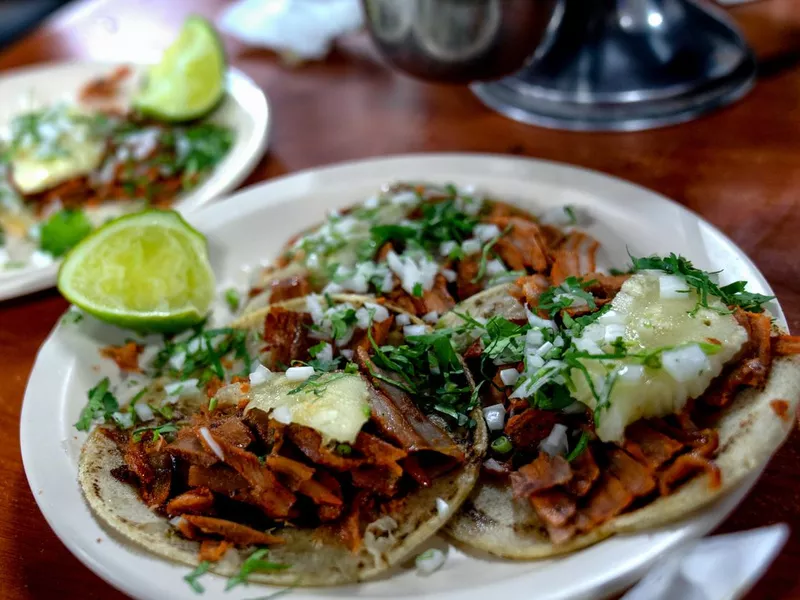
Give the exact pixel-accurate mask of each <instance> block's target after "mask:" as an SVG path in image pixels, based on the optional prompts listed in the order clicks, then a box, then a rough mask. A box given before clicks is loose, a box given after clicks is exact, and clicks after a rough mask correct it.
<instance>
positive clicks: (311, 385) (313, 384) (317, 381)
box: [287, 373, 347, 396]
mask: <svg viewBox="0 0 800 600" xmlns="http://www.w3.org/2000/svg"><path fill="white" fill-rule="evenodd" d="M343 377H347V373H314V374H313V375H312V376H311V377H309V378H308V379H306V380H305V381H303V382H302V383H300V385H298V386H297V387H296V388H294V389H292V390H290V391H288V392H287V393H288V394H300V393H309V392H310V393H312V394H314V395H315V396H321V395H322V394H324V393H325V390H326V389H328V384H330V383H331V382H333V381H336V380H337V379H342V378H343Z"/></svg>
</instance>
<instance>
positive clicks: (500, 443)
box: [492, 435, 513, 454]
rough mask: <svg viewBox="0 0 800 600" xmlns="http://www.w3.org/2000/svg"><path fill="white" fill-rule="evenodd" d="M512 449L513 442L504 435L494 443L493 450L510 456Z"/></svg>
mask: <svg viewBox="0 0 800 600" xmlns="http://www.w3.org/2000/svg"><path fill="white" fill-rule="evenodd" d="M512 449H513V446H512V445H511V440H510V439H508V438H507V437H506V436H504V435H501V436H500V437H498V438H496V439H495V440H494V441H492V450H494V451H495V452H497V453H498V454H508V453H509V452H511V450H512Z"/></svg>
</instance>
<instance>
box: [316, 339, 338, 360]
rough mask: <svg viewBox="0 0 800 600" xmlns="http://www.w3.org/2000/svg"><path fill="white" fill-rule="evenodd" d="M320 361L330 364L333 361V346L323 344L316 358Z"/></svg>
mask: <svg viewBox="0 0 800 600" xmlns="http://www.w3.org/2000/svg"><path fill="white" fill-rule="evenodd" d="M314 358H316V359H318V360H321V361H323V362H330V361H332V360H333V346H331V345H330V344H327V343H326V344H323V346H322V348H321V349H320V350H319V351H318V352H317V355H316V356H315V357H314Z"/></svg>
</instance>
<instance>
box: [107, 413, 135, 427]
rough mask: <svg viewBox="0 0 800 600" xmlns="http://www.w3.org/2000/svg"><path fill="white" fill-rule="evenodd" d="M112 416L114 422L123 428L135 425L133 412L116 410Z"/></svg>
mask: <svg viewBox="0 0 800 600" xmlns="http://www.w3.org/2000/svg"><path fill="white" fill-rule="evenodd" d="M111 418H112V419H114V422H115V423H116V424H117V425H119V426H120V427H122V428H123V429H130V428H131V427H133V414H132V413H129V412H126V413H123V412H115V413H114V414H113V415H111Z"/></svg>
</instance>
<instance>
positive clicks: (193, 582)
mask: <svg viewBox="0 0 800 600" xmlns="http://www.w3.org/2000/svg"><path fill="white" fill-rule="evenodd" d="M210 567H211V563H210V562H208V561H207V560H204V561H203V562H201V563H200V564H199V565H197V567H196V568H195V569H194V571H192V572H191V573H189V574H188V575H184V576H183V580H184V581H185V582H186V583H188V584H189V587H191V588H192V590H194V591H195V593H197V594H202V593H203V592H205V591H206V589H205V588H204V587H203V586H202V585H200V583H199V582H198V581H197V580H198V579H199V578H200V577H201V576H202V575H204V574H205V573H206V572H208V569H209V568H210Z"/></svg>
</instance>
